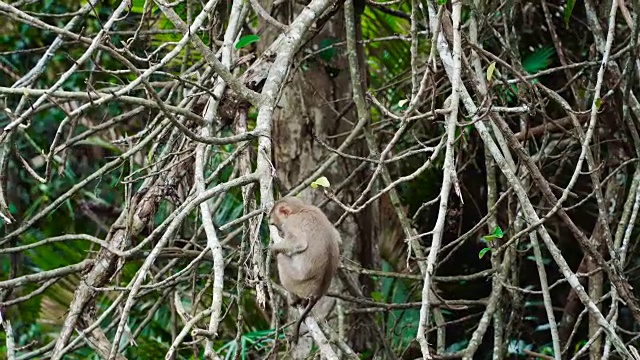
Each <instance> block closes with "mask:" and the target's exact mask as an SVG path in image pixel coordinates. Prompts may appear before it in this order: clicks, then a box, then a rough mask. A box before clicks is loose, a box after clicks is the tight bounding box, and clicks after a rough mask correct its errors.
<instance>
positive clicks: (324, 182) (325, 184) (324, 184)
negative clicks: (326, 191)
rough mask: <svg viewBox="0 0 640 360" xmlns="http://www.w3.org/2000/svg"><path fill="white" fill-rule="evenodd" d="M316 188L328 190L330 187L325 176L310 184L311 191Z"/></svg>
mask: <svg viewBox="0 0 640 360" xmlns="http://www.w3.org/2000/svg"><path fill="white" fill-rule="evenodd" d="M318 186H322V187H325V188H328V187H330V186H331V183H329V179H327V177H326V176H321V177H319V178H318V179H316V181H314V182H312V183H311V188H313V189H315V188H317V187H318Z"/></svg>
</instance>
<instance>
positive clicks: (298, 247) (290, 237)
mask: <svg viewBox="0 0 640 360" xmlns="http://www.w3.org/2000/svg"><path fill="white" fill-rule="evenodd" d="M308 246H309V244H308V243H307V239H306V238H305V237H304V235H302V234H297V233H295V232H292V231H291V230H290V229H286V230H285V236H284V239H280V241H277V242H274V244H273V245H271V252H272V253H273V254H274V255H277V254H280V253H282V254H285V255H287V256H289V257H291V256H293V255H296V254H300V253H302V252H303V251H305V250H307V247H308Z"/></svg>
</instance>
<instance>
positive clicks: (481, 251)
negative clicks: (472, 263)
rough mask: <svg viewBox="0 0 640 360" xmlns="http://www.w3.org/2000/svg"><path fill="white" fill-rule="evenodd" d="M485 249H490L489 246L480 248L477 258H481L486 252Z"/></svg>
mask: <svg viewBox="0 0 640 360" xmlns="http://www.w3.org/2000/svg"><path fill="white" fill-rule="evenodd" d="M487 251H491V248H488V247H486V248H484V249H482V250H480V252H479V253H478V258H479V259H482V257H483V256H484V254H486V253H487Z"/></svg>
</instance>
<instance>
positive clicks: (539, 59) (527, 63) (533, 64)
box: [522, 46, 556, 74]
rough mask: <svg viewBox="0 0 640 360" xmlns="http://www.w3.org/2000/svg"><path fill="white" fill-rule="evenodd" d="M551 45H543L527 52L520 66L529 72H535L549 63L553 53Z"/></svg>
mask: <svg viewBox="0 0 640 360" xmlns="http://www.w3.org/2000/svg"><path fill="white" fill-rule="evenodd" d="M555 52H556V51H555V49H554V48H553V47H552V46H544V47H542V48H539V49H537V50H536V51H534V52H532V53H531V54H529V56H527V57H525V58H524V59H523V60H522V67H523V68H524V70H525V71H526V72H527V73H529V74H534V73H537V72H538V71H540V70H544V69H546V68H547V67H549V65H551V57H552V56H553V55H554V54H555Z"/></svg>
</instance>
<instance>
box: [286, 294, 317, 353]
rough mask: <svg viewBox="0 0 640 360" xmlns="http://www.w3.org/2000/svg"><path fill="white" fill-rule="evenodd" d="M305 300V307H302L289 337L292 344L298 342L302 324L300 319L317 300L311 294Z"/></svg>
mask: <svg viewBox="0 0 640 360" xmlns="http://www.w3.org/2000/svg"><path fill="white" fill-rule="evenodd" d="M306 300H307V307H306V308H305V309H304V311H303V312H302V314H301V315H300V318H299V319H298V321H297V322H296V327H295V329H294V330H293V337H292V338H291V342H292V343H293V344H294V345H295V344H296V343H297V342H298V336H300V325H302V321H304V318H305V317H307V315H308V314H309V312H310V311H311V309H312V308H313V306H314V305H315V304H316V303H317V302H318V297H316V296H312V297H310V298H309V299H306Z"/></svg>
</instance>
